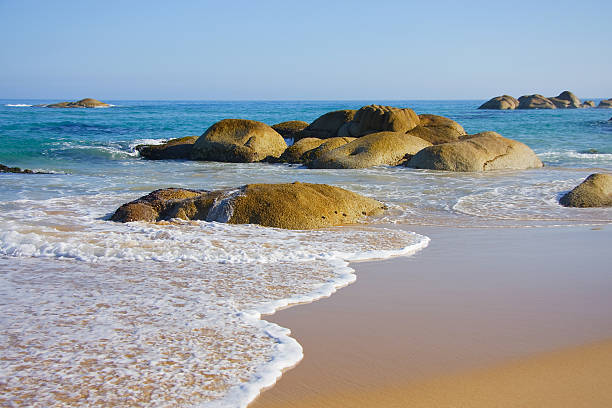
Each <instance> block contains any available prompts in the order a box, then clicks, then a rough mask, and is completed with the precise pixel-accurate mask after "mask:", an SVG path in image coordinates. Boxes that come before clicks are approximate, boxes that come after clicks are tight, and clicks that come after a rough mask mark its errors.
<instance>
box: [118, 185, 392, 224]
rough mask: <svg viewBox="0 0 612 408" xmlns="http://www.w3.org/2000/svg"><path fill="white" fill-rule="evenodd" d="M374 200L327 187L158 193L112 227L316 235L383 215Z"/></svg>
mask: <svg viewBox="0 0 612 408" xmlns="http://www.w3.org/2000/svg"><path fill="white" fill-rule="evenodd" d="M384 209H385V206H384V205H383V204H382V203H381V202H379V201H376V200H374V199H372V198H369V197H364V196H362V195H359V194H356V193H353V192H351V191H348V190H344V189H342V188H339V187H333V186H329V185H326V184H309V183H297V182H296V183H291V184H249V185H246V186H242V187H240V188H238V189H236V190H225V191H222V190H219V191H203V190H186V189H174V188H170V189H165V190H156V191H153V192H152V193H150V194H148V195H146V196H144V197H141V198H139V199H137V200H135V201H132V202H130V203H127V204H124V205H122V206H121V207H120V208H119V209H117V211H116V212H115V213H114V214H113V216H112V217H111V220H112V221H118V222H130V221H149V222H154V221H162V220H169V219H172V218H180V219H186V220H187V219H189V220H206V221H217V222H227V223H230V224H258V225H262V226H265V227H275V228H286V229H314V228H323V227H329V226H334V225H342V224H351V223H355V222H357V221H359V220H360V219H362V218H363V217H365V216H369V215H376V214H380V213H382V212H383V211H384Z"/></svg>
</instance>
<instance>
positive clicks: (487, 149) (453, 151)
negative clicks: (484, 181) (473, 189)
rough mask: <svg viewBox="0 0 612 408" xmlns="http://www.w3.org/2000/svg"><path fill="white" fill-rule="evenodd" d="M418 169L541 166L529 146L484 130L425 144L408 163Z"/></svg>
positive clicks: (455, 169)
mask: <svg viewBox="0 0 612 408" xmlns="http://www.w3.org/2000/svg"><path fill="white" fill-rule="evenodd" d="M407 165H408V166H409V167H413V168H417V169H432V170H450V171H489V170H499V169H528V168H533V167H542V162H541V161H540V159H538V157H537V156H536V154H535V153H534V152H533V150H531V149H530V148H529V147H527V146H526V145H524V144H523V143H521V142H518V141H516V140H512V139H507V138H505V137H502V136H501V135H499V134H498V133H495V132H482V133H478V134H475V135H472V136H467V137H465V138H463V139H461V140H459V141H456V142H450V143H443V144H439V145H435V146H431V147H426V148H424V149H423V150H421V151H419V152H418V153H417V154H415V155H414V156H413V157H412V158H411V159H410V161H409V162H408V164H407Z"/></svg>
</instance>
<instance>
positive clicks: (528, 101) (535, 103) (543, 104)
mask: <svg viewBox="0 0 612 408" xmlns="http://www.w3.org/2000/svg"><path fill="white" fill-rule="evenodd" d="M518 100H519V106H518V107H517V109H556V108H557V107H556V106H555V104H554V103H552V102H551V101H550V99H548V98H547V97H545V96H542V95H540V94H533V95H523V96H521V97H520V98H518Z"/></svg>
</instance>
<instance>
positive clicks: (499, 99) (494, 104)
mask: <svg viewBox="0 0 612 408" xmlns="http://www.w3.org/2000/svg"><path fill="white" fill-rule="evenodd" d="M518 106H519V101H518V100H517V99H516V98H514V97H512V96H510V95H502V96H496V97H495V98H492V99H489V100H488V101H486V102H485V103H483V104H482V105H480V106H479V107H478V109H498V110H507V109H516V108H518Z"/></svg>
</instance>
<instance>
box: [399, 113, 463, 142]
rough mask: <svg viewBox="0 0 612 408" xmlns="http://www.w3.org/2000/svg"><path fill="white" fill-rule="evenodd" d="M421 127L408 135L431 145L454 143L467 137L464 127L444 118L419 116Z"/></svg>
mask: <svg viewBox="0 0 612 408" xmlns="http://www.w3.org/2000/svg"><path fill="white" fill-rule="evenodd" d="M419 121H420V124H419V126H417V127H415V128H414V129H412V130H410V131H409V132H408V134H410V135H413V136H417V137H420V138H421V139H425V140H427V141H428V142H429V143H431V144H440V143H448V142H453V141H455V140H459V139H460V138H462V137H464V136H466V135H467V133H466V132H465V129H463V126H461V125H460V124H459V123H457V122H455V121H454V120H452V119H449V118H446V117H444V116H438V115H430V114H423V115H419Z"/></svg>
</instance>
